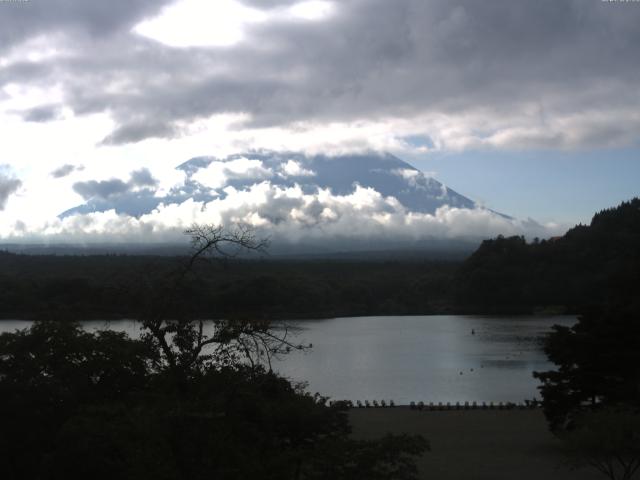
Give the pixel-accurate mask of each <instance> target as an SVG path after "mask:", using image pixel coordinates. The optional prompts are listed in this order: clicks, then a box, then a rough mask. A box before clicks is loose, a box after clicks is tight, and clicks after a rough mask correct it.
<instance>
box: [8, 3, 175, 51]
mask: <svg viewBox="0 0 640 480" xmlns="http://www.w3.org/2000/svg"><path fill="white" fill-rule="evenodd" d="M168 3H171V1H170V0H164V1H163V0H108V1H84V0H47V1H42V0H31V1H24V2H20V1H18V2H1V3H0V52H1V51H2V49H5V48H9V47H11V46H13V45H15V44H19V43H20V42H23V41H25V40H28V39H30V38H33V37H37V36H39V35H43V34H49V35H51V34H57V33H60V32H69V31H70V30H75V31H77V32H82V33H85V34H89V35H92V36H95V37H102V36H106V35H110V34H112V33H114V32H117V31H128V30H129V29H130V28H131V27H132V26H133V25H135V24H136V23H137V22H138V21H139V20H140V18H143V17H147V16H151V15H154V14H155V13H157V12H158V11H159V10H160V9H161V8H162V7H163V6H165V5H166V4H168Z"/></svg>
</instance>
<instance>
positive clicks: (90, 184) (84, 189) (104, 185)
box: [73, 178, 130, 200]
mask: <svg viewBox="0 0 640 480" xmlns="http://www.w3.org/2000/svg"><path fill="white" fill-rule="evenodd" d="M129 189H130V186H129V184H127V183H125V182H123V181H122V180H119V179H117V178H113V179H111V180H102V181H100V182H98V181H96V180H89V181H87V182H76V183H74V184H73V190H74V191H75V192H76V193H77V194H78V195H81V196H82V198H84V199H85V200H90V199H92V198H101V199H107V198H109V197H113V196H116V195H120V194H123V193H126V192H128V191H129Z"/></svg>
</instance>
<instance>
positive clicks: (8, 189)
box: [0, 165, 22, 210]
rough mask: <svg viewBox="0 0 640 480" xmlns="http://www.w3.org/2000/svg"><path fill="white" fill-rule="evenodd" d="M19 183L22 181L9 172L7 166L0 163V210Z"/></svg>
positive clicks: (18, 186)
mask: <svg viewBox="0 0 640 480" xmlns="http://www.w3.org/2000/svg"><path fill="white" fill-rule="evenodd" d="M21 185H22V182H21V181H20V180H18V179H17V178H14V177H13V176H12V175H11V174H10V172H9V169H8V167H6V166H4V165H0V210H4V207H5V205H6V204H7V200H8V199H9V196H10V195H12V194H13V193H15V192H16V191H17V190H18V188H20V186H21Z"/></svg>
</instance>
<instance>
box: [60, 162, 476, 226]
mask: <svg viewBox="0 0 640 480" xmlns="http://www.w3.org/2000/svg"><path fill="white" fill-rule="evenodd" d="M177 168H178V169H179V170H181V171H182V172H184V174H185V181H184V185H180V186H177V187H174V188H172V189H171V190H170V191H169V192H168V193H167V194H166V195H163V196H158V195H156V193H155V192H154V191H153V189H149V188H145V189H139V190H136V191H123V192H120V193H118V194H117V195H111V196H108V197H106V198H104V197H100V196H94V197H92V198H89V199H88V200H87V202H86V203H85V204H83V205H80V206H78V207H74V208H72V209H70V210H67V211H65V212H63V213H62V214H61V215H60V217H61V218H64V217H67V216H71V215H75V214H84V213H90V212H104V211H107V210H112V209H113V210H115V211H116V212H117V213H122V214H127V215H131V216H135V217H139V216H140V215H143V214H145V213H149V212H151V211H153V210H154V209H155V208H157V207H158V206H159V205H160V204H164V205H168V204H180V203H182V202H184V201H186V200H188V199H193V200H194V201H201V202H208V201H211V200H213V199H216V198H218V199H220V198H225V197H226V196H227V195H229V194H230V192H233V191H243V190H246V189H249V188H250V187H251V186H253V185H256V184H259V183H261V182H269V183H270V184H271V185H274V186H277V187H281V188H289V187H294V186H296V185H298V186H300V188H301V189H302V190H303V192H304V193H315V192H317V191H318V190H319V189H325V190H326V189H328V190H329V191H330V192H331V193H332V194H333V195H349V194H351V193H353V192H354V191H355V189H356V186H357V185H359V186H360V187H364V188H371V189H373V190H375V191H377V192H378V193H380V194H381V195H382V196H384V197H394V198H395V199H397V200H398V201H399V202H400V203H401V204H402V205H403V206H404V207H405V208H406V209H407V210H408V211H411V212H419V213H435V211H436V210H437V209H438V208H439V207H441V206H443V205H449V206H451V207H460V208H474V207H475V202H473V201H472V200H470V199H469V198H467V197H465V196H463V195H461V194H459V193H457V192H455V191H454V190H451V189H449V188H447V187H446V186H444V185H443V184H442V183H440V182H438V181H437V180H435V179H433V178H431V177H428V176H426V175H425V174H423V173H422V172H421V171H419V170H418V169H417V168H415V167H413V166H412V165H410V164H409V163H407V162H404V161H403V160H401V159H399V158H397V157H395V156H393V155H390V154H388V153H387V154H361V155H343V156H337V157H329V156H325V155H315V156H305V155H303V154H299V153H274V152H264V151H261V152H251V153H246V154H237V155H231V156H228V157H226V158H223V159H218V158H215V157H197V158H192V159H191V160H189V161H187V162H185V163H183V164H181V165H180V166H178V167H177Z"/></svg>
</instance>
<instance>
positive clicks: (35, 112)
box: [22, 105, 60, 123]
mask: <svg viewBox="0 0 640 480" xmlns="http://www.w3.org/2000/svg"><path fill="white" fill-rule="evenodd" d="M59 117H60V107H59V106H58V105H42V106H40V107H36V108H32V109H29V110H26V111H24V112H23V114H22V118H23V119H24V121H25V122H36V123H44V122H50V121H52V120H56V119H57V118H59Z"/></svg>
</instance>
